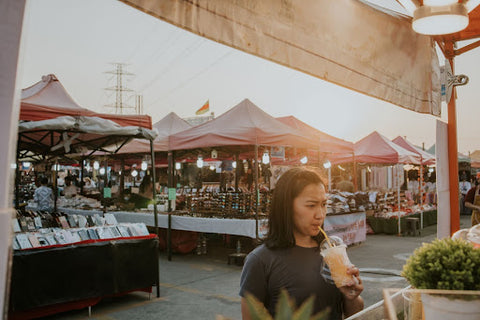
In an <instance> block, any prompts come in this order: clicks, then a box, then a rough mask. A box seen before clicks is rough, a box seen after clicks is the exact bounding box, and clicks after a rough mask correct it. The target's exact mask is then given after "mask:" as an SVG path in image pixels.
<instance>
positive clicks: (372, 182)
mask: <svg viewBox="0 0 480 320" xmlns="http://www.w3.org/2000/svg"><path fill="white" fill-rule="evenodd" d="M332 162H333V163H335V164H342V163H348V162H353V165H354V168H357V167H359V166H360V164H362V165H361V170H360V177H361V188H362V190H371V189H373V190H371V191H375V192H372V193H371V194H370V196H371V198H372V201H371V202H372V203H373V204H375V205H374V207H373V211H369V212H371V213H370V215H376V216H377V217H378V218H385V219H387V218H391V219H396V224H397V228H396V229H397V233H398V234H400V233H401V232H402V230H405V229H402V224H401V217H402V216H405V215H407V214H409V213H415V212H412V211H411V210H404V209H403V208H405V207H406V203H405V202H406V201H405V195H404V194H402V192H401V190H400V189H401V185H402V184H403V182H404V174H403V165H402V164H420V163H421V156H420V155H419V154H418V153H414V152H411V151H409V150H407V149H405V148H403V147H401V146H400V145H398V144H396V143H393V142H392V141H390V140H389V139H387V138H386V137H384V136H382V135H381V134H379V133H378V132H376V131H374V132H372V133H371V134H369V135H368V136H366V137H364V138H363V139H361V140H359V141H358V142H356V143H355V147H354V155H353V156H342V155H337V156H336V157H335V158H334V159H333V161H332ZM375 166H376V167H375ZM354 175H355V176H356V173H354ZM402 204H403V205H402Z"/></svg>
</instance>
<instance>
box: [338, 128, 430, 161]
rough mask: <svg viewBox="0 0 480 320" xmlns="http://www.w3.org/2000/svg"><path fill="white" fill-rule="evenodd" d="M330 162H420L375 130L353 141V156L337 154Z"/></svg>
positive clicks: (412, 154) (416, 156)
mask: <svg viewBox="0 0 480 320" xmlns="http://www.w3.org/2000/svg"><path fill="white" fill-rule="evenodd" d="M332 162H334V163H346V162H363V163H376V164H392V163H411V164H420V156H419V155H418V154H416V153H413V152H411V151H408V150H407V149H404V148H402V147H401V146H399V145H397V144H395V143H393V142H392V141H390V140H389V139H387V138H386V137H384V136H383V135H381V134H380V133H378V132H377V131H373V132H372V133H370V134H369V135H368V136H366V137H365V138H363V139H361V140H360V141H357V142H356V143H355V145H354V157H352V156H342V155H338V156H336V157H335V159H333V161H332Z"/></svg>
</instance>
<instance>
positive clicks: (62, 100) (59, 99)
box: [20, 74, 152, 129]
mask: <svg viewBox="0 0 480 320" xmlns="http://www.w3.org/2000/svg"><path fill="white" fill-rule="evenodd" d="M61 116H88V117H99V118H102V119H107V120H111V121H113V122H116V123H118V124H119V125H121V126H137V127H143V128H147V129H151V128H152V119H151V118H150V116H148V115H117V114H104V113H97V112H94V111H91V110H89V109H86V108H83V107H81V106H80V105H79V104H77V103H76V102H75V101H74V100H73V99H72V97H71V96H70V95H69V94H68V92H67V90H65V88H64V87H63V85H62V83H61V82H60V81H59V80H58V79H57V77H56V76H55V75H54V74H49V75H46V76H43V77H42V80H40V81H39V82H37V83H35V84H34V85H32V86H30V87H28V88H25V89H22V100H21V104H20V121H39V120H47V119H52V118H57V117H61Z"/></svg>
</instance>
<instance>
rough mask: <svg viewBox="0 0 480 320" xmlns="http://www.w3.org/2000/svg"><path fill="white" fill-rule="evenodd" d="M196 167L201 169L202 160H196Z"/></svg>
mask: <svg viewBox="0 0 480 320" xmlns="http://www.w3.org/2000/svg"><path fill="white" fill-rule="evenodd" d="M197 167H199V168H202V167H203V159H202V158H201V157H199V158H198V159H197Z"/></svg>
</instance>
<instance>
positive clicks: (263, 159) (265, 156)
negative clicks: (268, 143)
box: [262, 152, 270, 164]
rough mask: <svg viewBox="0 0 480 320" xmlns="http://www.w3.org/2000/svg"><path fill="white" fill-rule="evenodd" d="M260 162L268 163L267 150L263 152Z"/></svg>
mask: <svg viewBox="0 0 480 320" xmlns="http://www.w3.org/2000/svg"><path fill="white" fill-rule="evenodd" d="M262 163H263V164H269V163H270V156H269V155H268V152H265V153H264V154H263V156H262Z"/></svg>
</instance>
